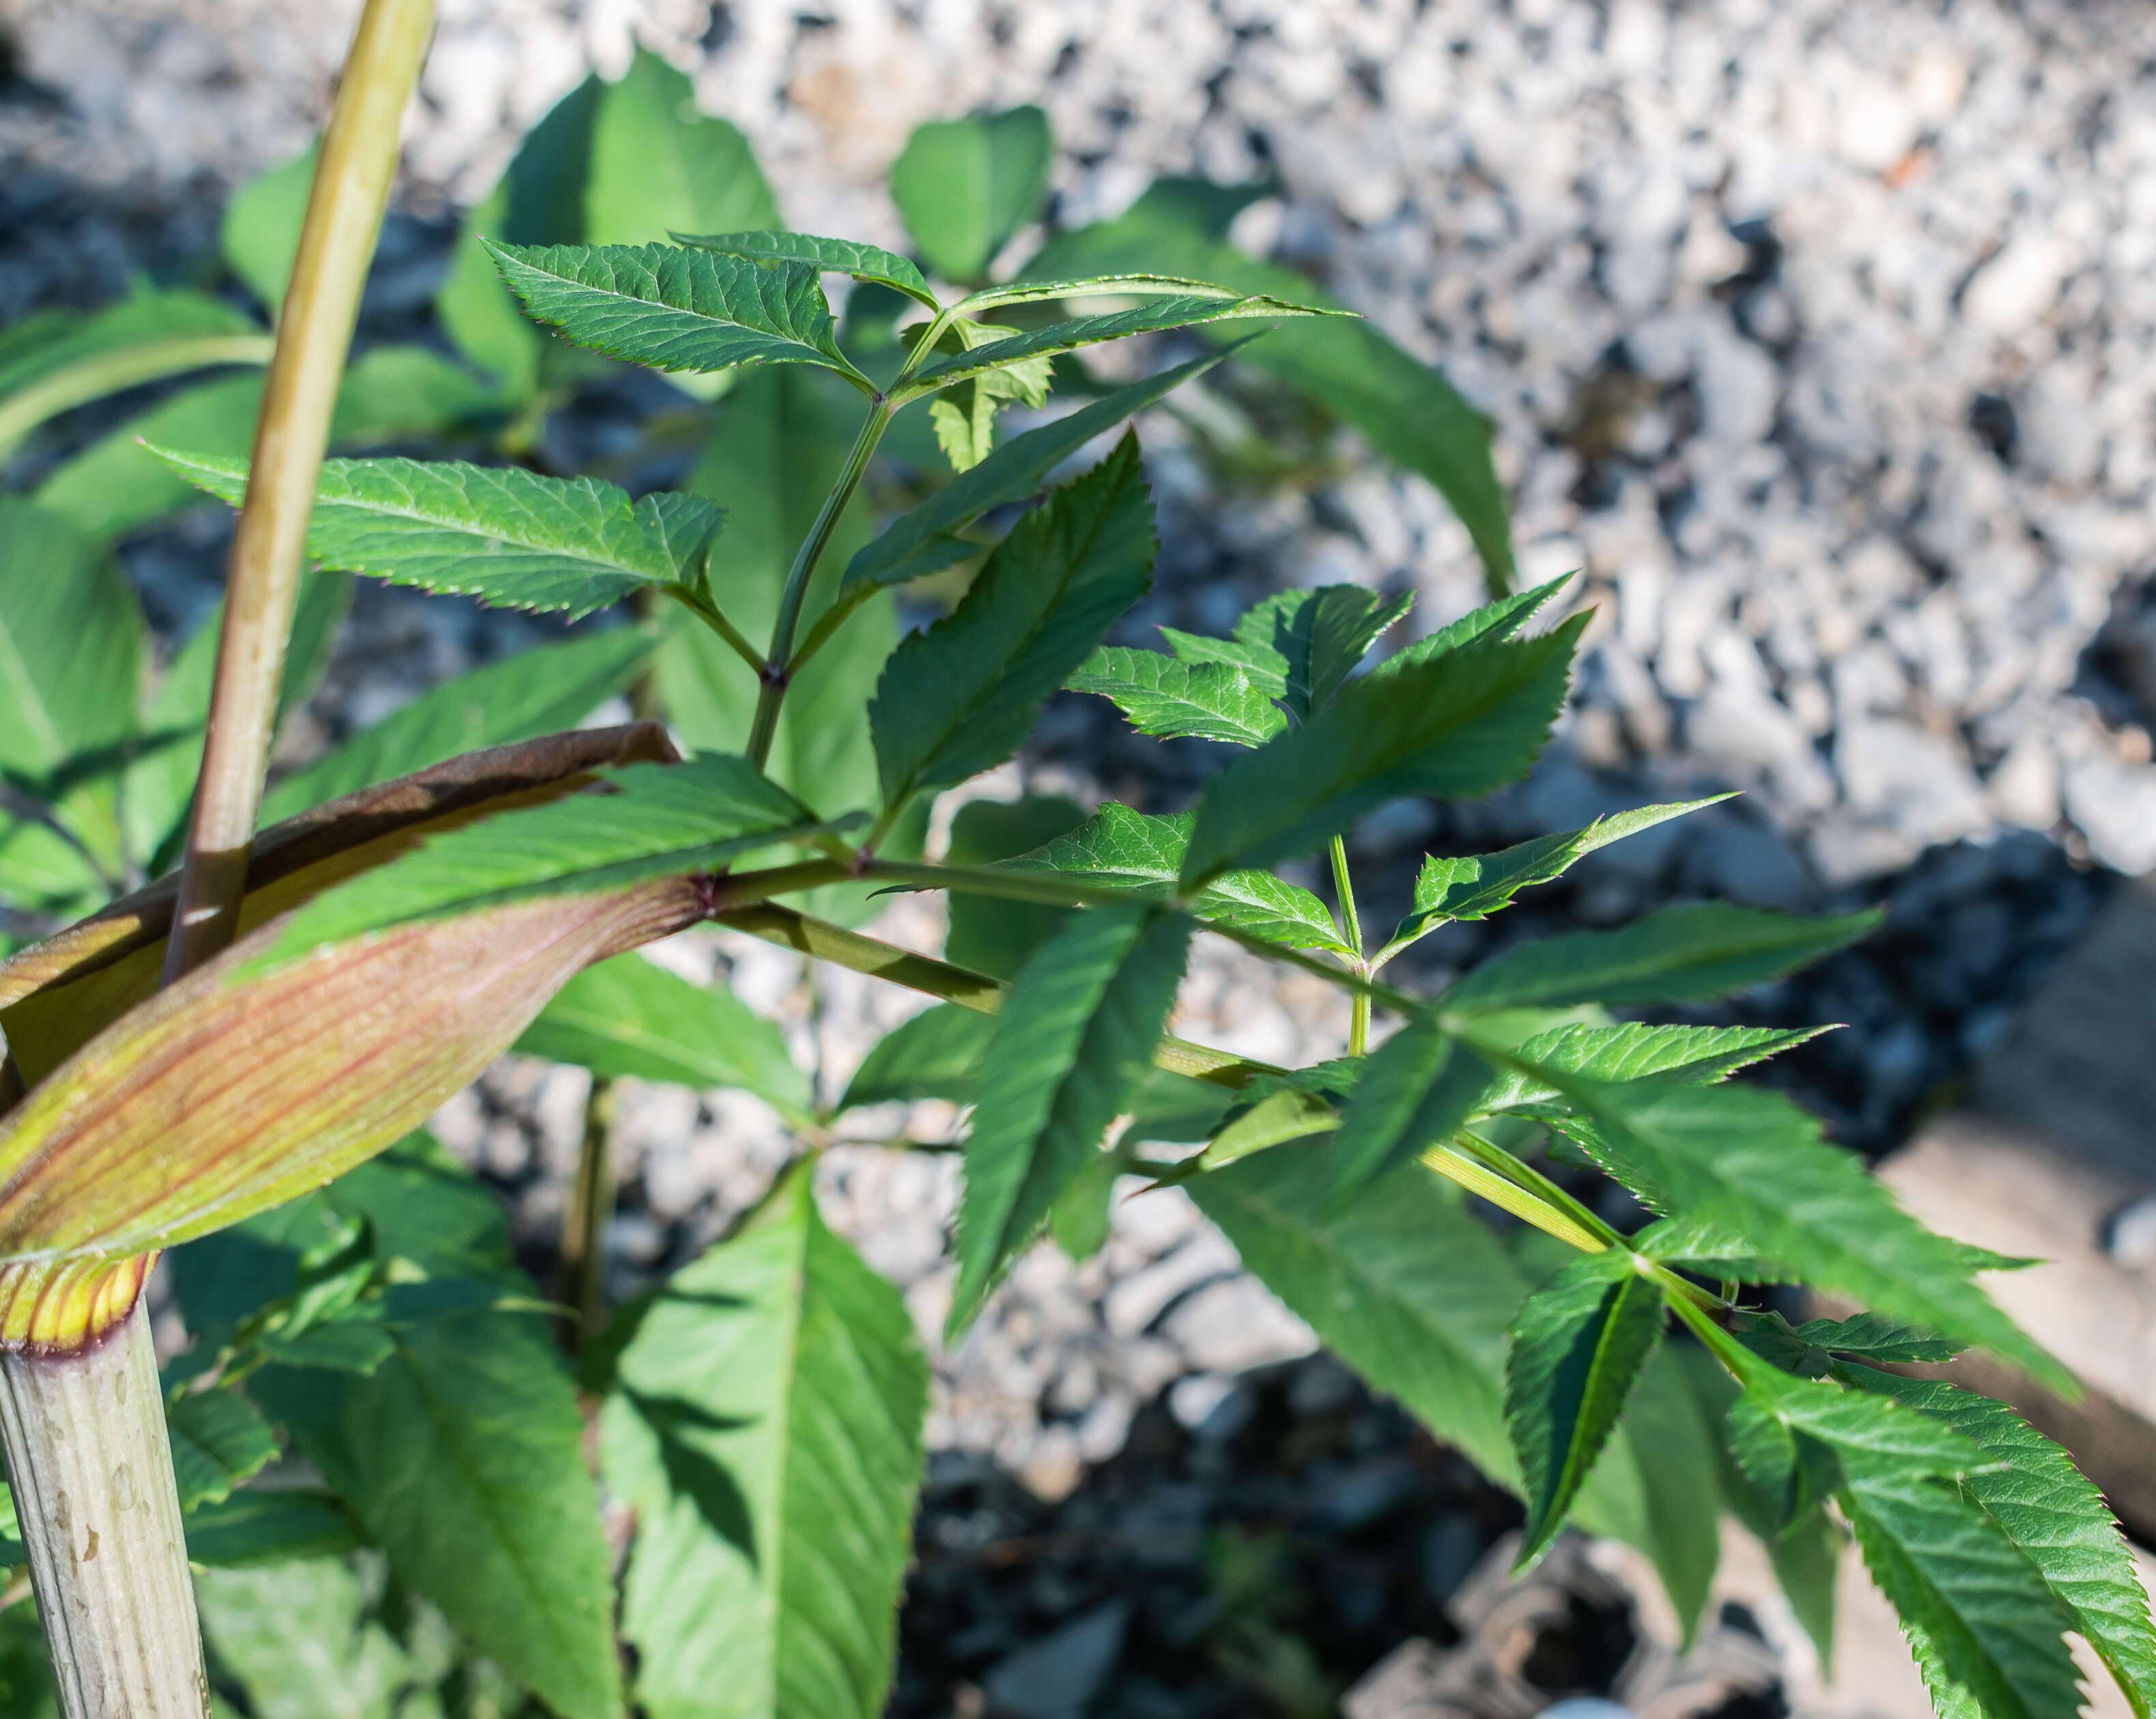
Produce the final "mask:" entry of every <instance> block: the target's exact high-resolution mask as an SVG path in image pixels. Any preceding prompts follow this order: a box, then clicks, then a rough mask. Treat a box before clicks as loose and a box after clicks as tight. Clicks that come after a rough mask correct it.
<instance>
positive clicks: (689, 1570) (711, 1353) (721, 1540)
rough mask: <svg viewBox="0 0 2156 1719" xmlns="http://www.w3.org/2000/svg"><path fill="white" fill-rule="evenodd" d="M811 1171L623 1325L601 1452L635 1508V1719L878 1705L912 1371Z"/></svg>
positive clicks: (912, 1435)
mask: <svg viewBox="0 0 2156 1719" xmlns="http://www.w3.org/2000/svg"><path fill="white" fill-rule="evenodd" d="M813 1174H814V1166H813V1165H810V1164H806V1163H804V1164H803V1165H801V1166H799V1167H797V1168H796V1169H794V1170H793V1172H792V1173H789V1174H788V1176H787V1177H786V1178H785V1179H784V1180H783V1181H782V1182H781V1183H780V1184H779V1186H778V1188H777V1189H776V1190H775V1191H774V1192H773V1194H772V1196H771V1198H769V1199H768V1200H767V1201H766V1203H764V1205H763V1206H762V1208H761V1209H759V1210H758V1212H757V1214H756V1215H755V1216H754V1217H753V1218H752V1219H750V1220H749V1222H748V1224H747V1225H746V1226H744V1228H743V1229H742V1231H741V1232H740V1233H739V1234H737V1235H736V1236H734V1237H733V1238H732V1239H730V1240H728V1241H726V1242H724V1243H721V1244H720V1245H718V1246H717V1247H715V1248H713V1249H711V1250H710V1251H709V1252H708V1253H706V1254H705V1255H703V1257H702V1258H701V1259H699V1260H696V1262H695V1263H694V1264H692V1265H689V1266H688V1267H686V1268H685V1270H681V1271H680V1272H678V1273H676V1274H675V1276H674V1277H673V1278H672V1279H671V1280H670V1281H669V1282H668V1283H667V1285H666V1286H665V1288H664V1289H662V1290H660V1291H659V1293H658V1294H657V1295H656V1296H654V1297H653V1298H652V1299H651V1300H650V1301H649V1303H647V1304H645V1305H644V1306H642V1307H640V1308H639V1309H638V1310H636V1311H635V1312H634V1314H633V1315H628V1314H625V1315H624V1318H625V1319H633V1320H634V1324H633V1326H632V1334H631V1335H630V1336H629V1341H628V1342H627V1344H626V1346H625V1347H624V1349H623V1351H622V1353H621V1359H620V1362H619V1369H618V1373H617V1377H616V1381H615V1385H614V1389H613V1394H612V1396H611V1397H610V1398H608V1403H607V1405H606V1408H605V1409H604V1410H603V1414H602V1415H601V1419H600V1444H601V1449H602V1451H603V1461H604V1465H605V1471H606V1476H607V1481H608V1486H609V1487H610V1488H611V1489H612V1491H613V1493H614V1494H615V1496H618V1497H619V1498H622V1499H623V1500H624V1501H627V1502H628V1503H629V1504H630V1505H631V1506H633V1507H634V1509H635V1510H636V1511H637V1534H636V1543H635V1548H634V1552H632V1553H631V1555H630V1560H629V1573H628V1576H627V1578H626V1581H625V1583H624V1588H623V1594H622V1624H623V1630H624V1634H626V1635H627V1636H628V1637H629V1639H630V1640H631V1641H632V1642H634V1644H635V1645H636V1648H637V1650H638V1668H637V1686H636V1694H637V1698H638V1701H639V1705H640V1708H641V1710H642V1711H645V1712H648V1713H649V1714H650V1715H651V1716H652V1719H709V1716H713V1715H718V1714H724V1715H727V1716H738V1719H751V1716H769V1719H874V1716H875V1715H877V1714H879V1713H880V1712H882V1711H883V1708H884V1698H885V1694H886V1692H887V1691H888V1690H889V1688H890V1685H891V1663H892V1657H893V1650H894V1647H895V1636H896V1611H897V1606H898V1599H899V1592H900V1584H901V1580H902V1579H903V1577H904V1574H905V1571H906V1560H907V1557H908V1556H909V1554H910V1552H911V1527H912V1519H913V1503H914V1497H915V1494H916V1491H917V1490H918V1488H919V1486H920V1481H921V1420H922V1416H923V1414H924V1413H925V1411H926V1409H927V1397H928V1368H927V1362H925V1361H924V1360H923V1358H922V1357H921V1347H920V1343H919V1342H918V1340H917V1339H916V1337H915V1335H914V1330H913V1321H912V1320H911V1317H910V1316H908V1314H907V1312H906V1306H905V1303H904V1302H903V1301H901V1300H900V1299H899V1296H898V1292H897V1291H896V1290H894V1289H893V1288H892V1287H891V1285H889V1284H887V1283H886V1282H885V1281H884V1280H883V1279H882V1278H880V1277H879V1276H877V1275H876V1274H875V1272H873V1271H871V1270H870V1269H869V1268H868V1267H867V1266H866V1265H864V1264H863V1263H862V1261H861V1260H860V1256H859V1255H856V1254H855V1252H854V1250H853V1249H851V1248H850V1247H848V1246H847V1245H846V1244H845V1243H844V1241H842V1240H840V1239H839V1238H838V1237H837V1236H835V1235H834V1234H832V1233H831V1231H830V1230H829V1229H828V1228H826V1227H825V1225H824V1221H823V1219H821V1218H820V1217H819V1215H818V1214H817V1211H816V1206H815V1201H814V1197H813V1195H812V1193H811V1191H810V1183H811V1181H812V1179H813Z"/></svg>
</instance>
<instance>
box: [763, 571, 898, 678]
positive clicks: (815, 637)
mask: <svg viewBox="0 0 2156 1719" xmlns="http://www.w3.org/2000/svg"><path fill="white" fill-rule="evenodd" d="M874 595H875V587H874V586H869V585H862V586H856V587H855V589H854V594H852V595H849V594H848V593H845V592H844V591H841V592H840V593H839V594H838V595H837V596H836V597H834V598H832V599H831V606H830V607H829V608H827V609H825V610H824V613H822V614H820V615H819V616H817V617H816V624H815V625H814V626H813V627H811V628H810V629H808V637H807V638H806V639H803V640H802V641H801V648H800V649H798V650H797V651H795V652H794V653H793V658H792V659H791V660H789V661H788V664H787V665H786V674H787V678H788V680H791V679H792V678H793V676H794V675H798V674H799V673H800V672H801V670H802V668H803V665H805V664H806V663H807V662H808V659H810V658H811V657H813V656H814V655H815V654H816V653H817V652H818V651H819V650H821V649H823V648H824V646H825V645H827V644H829V643H830V642H831V640H832V639H834V638H835V637H837V635H838V631H839V628H841V627H843V626H844V625H845V624H846V623H847V621H848V620H850V618H852V616H853V613H854V611H855V609H857V608H860V606H861V605H862V604H863V603H866V602H867V601H868V600H869V598H871V597H873V596H874ZM757 661H758V666H759V667H761V666H762V659H757Z"/></svg>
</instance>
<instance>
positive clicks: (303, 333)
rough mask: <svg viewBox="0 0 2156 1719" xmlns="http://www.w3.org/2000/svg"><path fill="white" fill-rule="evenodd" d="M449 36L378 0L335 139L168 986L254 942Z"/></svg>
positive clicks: (255, 505)
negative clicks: (417, 152)
mask: <svg viewBox="0 0 2156 1719" xmlns="http://www.w3.org/2000/svg"><path fill="white" fill-rule="evenodd" d="M433 33H434V0H367V8H366V10H365V11H364V12H363V13H362V14H361V16H360V20H359V28H358V30H357V33H355V34H354V36H353V38H352V50H351V52H350V54H347V55H346V60H345V70H344V79H343V82H342V83H341V85H340V86H339V88H338V90H337V98H336V110H335V111H334V112H333V113H332V114H331V118H330V124H329V130H328V131H327V132H326V134H325V135H324V136H323V139H322V149H321V159H320V161H319V162H317V163H316V168H315V180H314V188H313V190H312V191H311V192H310V193H309V196H308V198H307V215H306V220H305V223H304V224H303V225H302V227H301V228H300V244H299V249H298V251H297V252H296V254H295V255H294V258H293V261H292V275H291V284H290V287H289V288H288V289H287V290H286V292H285V306H284V311H283V314H282V316H280V318H279V321H278V325H277V336H276V348H275V351H274V353H273V354H272V355H271V357H270V360H269V376H268V377H267V378H266V379H265V380H264V383H263V389H262V414H261V417H260V418H259V419H258V420H257V421H256V424H255V430H254V456H253V460H252V463H251V464H250V467H249V478H248V483H247V500H246V505H244V507H243V508H242V509H241V510H240V515H239V527H238V529H237V530H236V531H235V532H234V536H233V542H232V562H231V571H230V573H229V575H228V579H227V582H226V590H225V606H224V623H223V629H222V631H221V632H220V633H219V634H218V652H217V677H216V680H215V683H214V685H213V690H212V692H211V695H210V710H209V728H208V736H207V739H206V741H205V743H204V746H203V762H202V774H201V776H200V777H199V778H198V782H197V784H196V788H195V798H194V808H193V813H192V815H191V816H190V818H189V819H188V824H187V854H186V858H185V859H184V860H183V861H182V868H181V874H180V895H179V901H178V903H177V906H176V908H175V910H174V913H173V919H172V941H171V942H170V944H169V945H168V946H167V953H166V962H165V978H166V982H167V983H171V981H172V980H173V979H176V978H178V977H179V976H180V975H181V974H182V973H184V972H187V971H189V970H190V969H191V968H193V967H198V966H199V965H200V964H201V963H202V962H204V961H206V960H208V958H209V957H211V956H213V955H214V954H216V953H217V952H218V951H219V950H220V949H222V948H223V947H225V946H226V945H227V944H228V943H229V942H231V941H232V939H233V936H234V933H235V931H236V930H237V928H238V925H239V898H240V895H241V892H242V890H244V886H245V883H246V877H247V860H248V855H249V851H250V849H252V847H253V845H254V824H255V819H256V818H257V817H258V816H259V813H260V811H261V807H262V778H263V772H264V767H265V766H266V765H267V763H268V762H269V742H270V739H271V736H272V731H273V730H274V728H275V722H276V715H277V694H278V687H279V683H280V680H282V678H283V675H284V668H285V646H286V644H287V643H288V641H289V639H290V634H291V630H292V610H293V606H294V604H295V602H296V600H297V598H298V595H299V588H300V562H301V553H302V551H303V550H304V549H305V546H306V535H307V522H308V520H309V518H310V516H311V515H312V513H313V511H314V500H315V485H316V480H317V479H318V478H319V477H320V475H321V464H322V454H323V451H324V449H326V447H327V445H328V443H329V432H330V416H331V413H332V411H333V410H334V409H335V408H336V394H337V385H338V382H340V380H341V377H342V376H343V373H344V361H345V355H346V352H347V351H349V350H350V349H351V346H352V327H353V325H354V324H355V323H356V322H357V320H358V316H359V296H360V291H361V289H362V287H364V286H365V285H366V283H367V264H368V263H369V262H370V261H371V260H372V257H373V255H374V244H375V239H376V237H377V235H378V234H379V233H380V232H381V229H382V210H383V209H384V208H385V207H386V206H387V205H388V201H389V187H390V185H391V183H392V182H393V180H394V179H395V177H396V172H397V158H398V131H399V129H400V128H401V126H402V125H403V116H404V109H405V107H406V105H408V103H409V102H410V100H411V98H412V90H413V86H414V85H416V84H417V82H418V76H419V66H420V64H421V62H422V61H423V59H425V57H426V51H427V43H428V39H429V37H430V36H431V35H432V34H433Z"/></svg>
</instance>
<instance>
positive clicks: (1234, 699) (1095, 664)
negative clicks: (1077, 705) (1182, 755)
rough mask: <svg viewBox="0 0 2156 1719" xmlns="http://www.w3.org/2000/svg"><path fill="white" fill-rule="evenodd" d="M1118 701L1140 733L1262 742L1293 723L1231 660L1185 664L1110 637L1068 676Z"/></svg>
mask: <svg viewBox="0 0 2156 1719" xmlns="http://www.w3.org/2000/svg"><path fill="white" fill-rule="evenodd" d="M1064 685H1066V686H1067V687H1069V688H1070V690H1071V691H1073V692H1097V693H1100V694H1101V695H1103V696H1104V697H1106V698H1108V699H1111V700H1113V701H1114V703H1115V706H1116V709H1117V710H1119V711H1122V713H1123V714H1124V715H1125V716H1127V717H1129V718H1130V721H1131V726H1132V727H1133V728H1135V729H1137V731H1138V732H1139V733H1141V734H1151V735H1156V736H1162V737H1163V738H1167V737H1173V736H1185V737H1188V738H1190V739H1194V740H1219V741H1227V742H1228V743H1229V745H1230V746H1245V747H1254V746H1263V745H1264V744H1265V742H1266V741H1269V740H1270V739H1271V738H1272V737H1273V736H1275V735H1276V734H1278V733H1279V732H1280V731H1281V730H1282V729H1283V728H1285V727H1286V726H1287V718H1286V716H1282V715H1281V711H1280V708H1279V706H1276V705H1275V704H1274V703H1273V701H1272V700H1270V699H1269V698H1267V697H1266V696H1265V695H1264V694H1263V693H1261V692H1260V691H1259V690H1257V688H1256V687H1255V686H1253V685H1251V684H1250V679H1249V677H1248V676H1247V675H1245V674H1244V673H1243V671H1242V670H1240V669H1238V668H1235V667H1234V666H1233V665H1229V664H1227V663H1195V664H1193V663H1184V662H1178V660H1177V659H1175V658H1173V657H1171V656H1163V655H1162V654H1160V653H1159V652H1158V651H1156V650H1133V649H1131V648H1130V647H1129V646H1127V645H1122V644H1104V645H1102V646H1101V649H1098V650H1096V651H1095V652H1094V653H1093V654H1092V655H1091V657H1089V658H1088V659H1086V663H1085V665H1084V666H1082V667H1081V669H1080V670H1078V672H1077V673H1076V674H1075V675H1072V676H1071V677H1070V680H1067V681H1065V683H1064Z"/></svg>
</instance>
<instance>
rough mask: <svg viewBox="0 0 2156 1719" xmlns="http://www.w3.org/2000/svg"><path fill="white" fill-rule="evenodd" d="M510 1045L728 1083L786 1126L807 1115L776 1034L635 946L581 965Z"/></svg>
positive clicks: (664, 1076) (563, 1058) (809, 1121)
mask: <svg viewBox="0 0 2156 1719" xmlns="http://www.w3.org/2000/svg"><path fill="white" fill-rule="evenodd" d="M513 1048H514V1049H517V1050H520V1051H521V1052H523V1053H524V1054H526V1055H527V1056H543V1057H546V1058H547V1059H548V1060H550V1061H553V1062H566V1063H575V1064H577V1065H578V1066H579V1067H582V1068H587V1069H589V1070H591V1071H592V1072H593V1074H595V1075H606V1076H608V1078H610V1079H619V1078H620V1077H621V1076H623V1075H629V1076H633V1077H634V1078H635V1079H637V1080H665V1081H670V1082H671V1083H673V1084H674V1085H680V1086H694V1087H696V1088H698V1089H699V1090H702V1089H706V1088H709V1087H713V1086H732V1087H737V1088H739V1089H740V1090H742V1091H743V1092H752V1093H754V1094H755V1095H756V1096H757V1097H758V1098H761V1099H762V1100H763V1101H764V1102H765V1103H767V1104H768V1105H769V1106H771V1107H772V1108H773V1110H775V1111H778V1114H779V1115H780V1116H782V1117H783V1118H784V1119H785V1121H787V1123H788V1125H789V1126H793V1127H796V1128H804V1127H810V1126H814V1123H815V1120H816V1116H815V1104H814V1099H813V1097H812V1096H811V1095H810V1092H809V1090H808V1076H807V1075H803V1073H802V1072H801V1070H799V1069H798V1068H797V1067H795V1066H794V1063H793V1055H792V1053H790V1052H789V1051H788V1049H787V1048H786V1036H785V1034H783V1033H781V1032H780V1031H779V1030H778V1028H777V1027H776V1026H774V1025H773V1024H772V1023H770V1022H769V1021H767V1020H766V1019H764V1018H763V1017H762V1015H760V1014H758V1013H756V1012H755V1011H754V1010H753V1009H752V1008H749V1006H748V1005H747V1003H743V1002H742V1000H741V999H740V998H737V997H736V996H735V995H734V993H732V992H731V991H729V990H726V989H725V988H723V987H716V986H714V987H706V986H703V985H692V984H690V983H689V981H688V980H686V979H685V978H681V977H680V975H678V974H675V973H670V972H667V971H666V970H665V968H664V967H654V966H653V965H652V964H651V963H650V962H648V961H646V960H644V957H642V956H640V955H633V954H632V955H624V956H618V957H615V958H614V959H613V960H612V961H603V962H599V964H598V966H596V967H586V968H585V969H584V970H583V972H581V973H579V974H577V977H576V978H573V979H571V980H570V981H569V983H567V984H566V985H564V986H563V987H562V988H561V990H560V991H558V992H557V993H555V997H554V1000H553V1001H552V1003H548V1004H547V1006H546V1008H543V1009H542V1010H541V1011H540V1013H539V1018H538V1019H536V1020H535V1021H534V1022H532V1024H531V1025H530V1026H528V1027H526V1029H524V1036H523V1037H522V1038H521V1039H518V1040H517V1041H516V1044H515V1046H514V1047H513Z"/></svg>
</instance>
